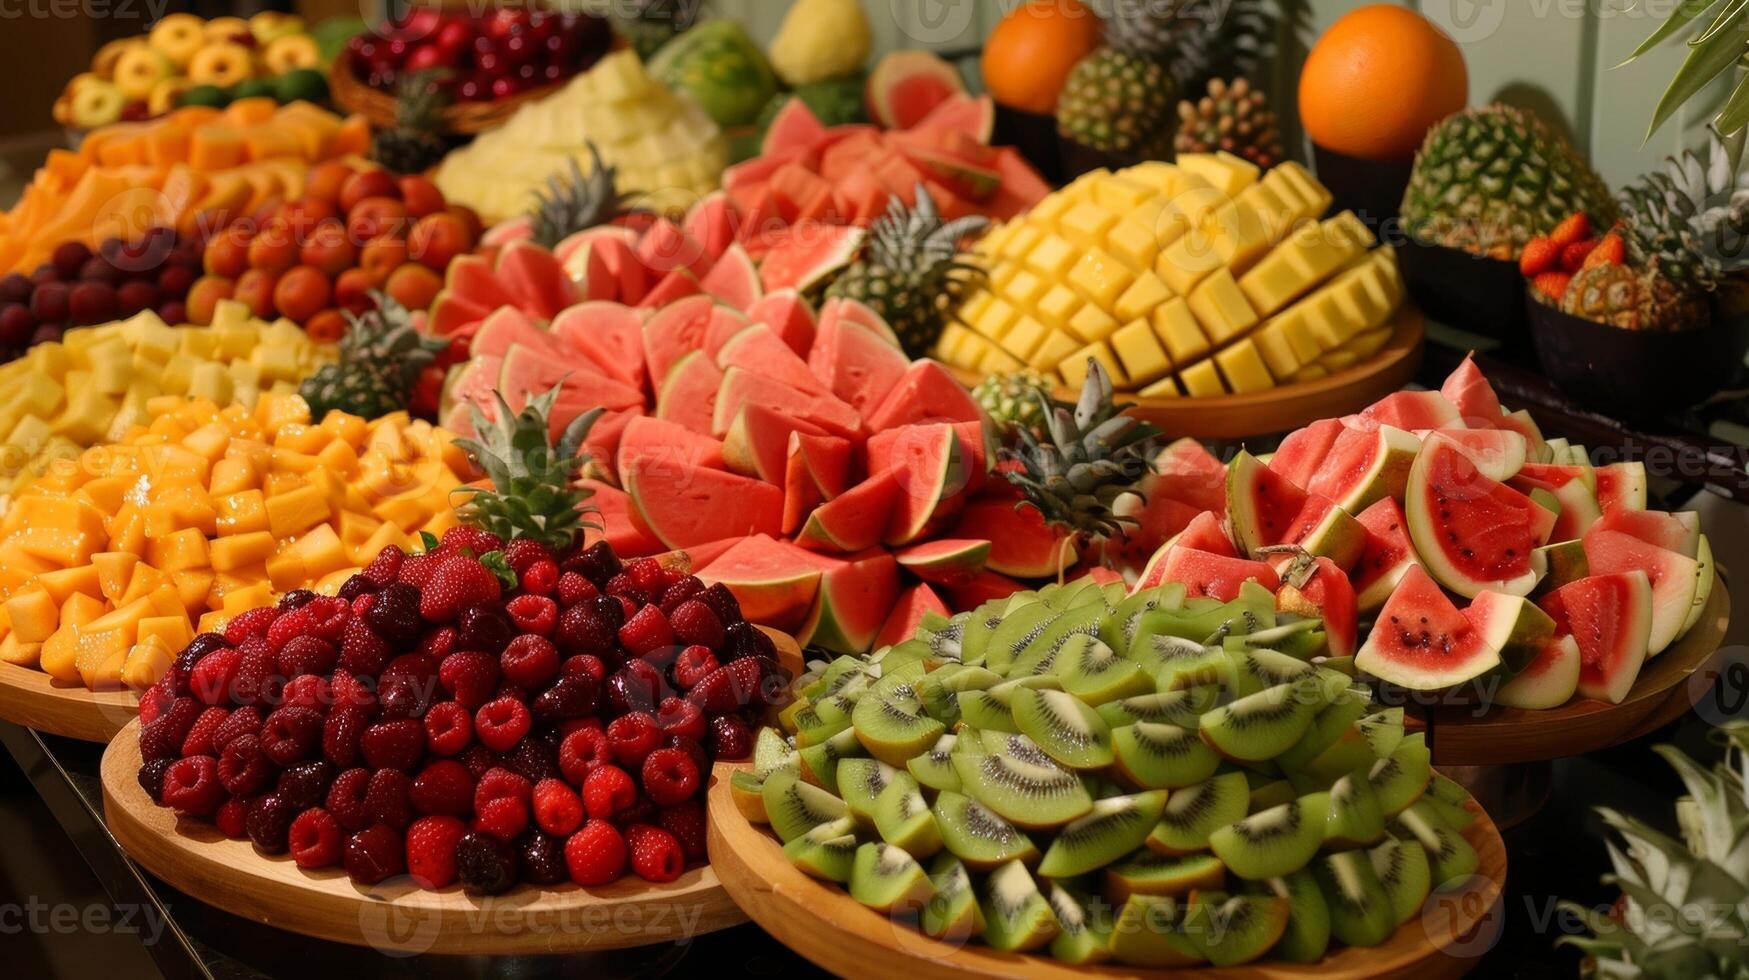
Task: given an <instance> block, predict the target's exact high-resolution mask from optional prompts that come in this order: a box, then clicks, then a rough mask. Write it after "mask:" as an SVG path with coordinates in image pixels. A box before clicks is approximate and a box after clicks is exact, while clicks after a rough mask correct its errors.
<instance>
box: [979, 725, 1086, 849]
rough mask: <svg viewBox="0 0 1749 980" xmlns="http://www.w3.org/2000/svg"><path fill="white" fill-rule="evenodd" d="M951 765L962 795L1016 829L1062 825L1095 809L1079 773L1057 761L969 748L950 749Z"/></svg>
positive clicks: (1035, 828)
mask: <svg viewBox="0 0 1749 980" xmlns="http://www.w3.org/2000/svg"><path fill="white" fill-rule="evenodd" d="M961 740H962V741H963V740H964V736H962V737H961ZM953 765H954V769H955V770H956V771H957V772H958V773H959V777H960V783H961V784H962V785H963V786H964V787H965V791H966V795H968V796H970V797H972V798H973V799H975V800H977V801H978V802H980V803H982V804H984V805H985V806H987V807H989V808H990V809H991V810H994V811H995V812H996V813H998V814H1000V815H1001V816H1003V817H1005V818H1007V819H1008V821H1009V822H1010V823H1013V824H1014V825H1015V826H1017V827H1022V828H1025V829H1029V830H1037V829H1044V828H1049V827H1060V826H1062V825H1063V824H1066V823H1068V822H1069V821H1071V820H1074V819H1077V818H1078V817H1081V816H1084V815H1085V814H1086V813H1087V811H1089V810H1091V809H1093V798H1092V797H1091V796H1089V795H1088V793H1087V787H1086V786H1085V785H1084V784H1083V783H1082V782H1081V777H1080V776H1078V775H1076V774H1075V773H1074V772H1073V771H1072V770H1069V769H1064V768H1063V767H1061V766H1059V765H1056V764H1055V763H1052V764H1050V765H1048V766H1047V765H1041V764H1038V763H1036V762H1031V761H1022V760H1020V759H1017V758H1015V757H1014V756H1013V755H1012V754H1010V753H1004V752H983V751H977V752H974V751H967V752H956V753H954V756H953Z"/></svg>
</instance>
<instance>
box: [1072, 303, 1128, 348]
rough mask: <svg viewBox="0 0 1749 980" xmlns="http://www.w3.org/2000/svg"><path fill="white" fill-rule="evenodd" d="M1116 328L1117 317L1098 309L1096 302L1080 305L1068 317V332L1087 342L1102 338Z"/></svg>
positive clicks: (1109, 334)
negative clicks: (1073, 313) (1072, 314)
mask: <svg viewBox="0 0 1749 980" xmlns="http://www.w3.org/2000/svg"><path fill="white" fill-rule="evenodd" d="M1117 328H1118V322H1117V318H1116V317H1114V316H1112V315H1111V314H1110V313H1107V312H1105V311H1104V310H1102V309H1100V308H1099V306H1098V304H1096V303H1088V304H1086V305H1084V306H1082V307H1081V308H1080V309H1079V310H1077V311H1075V315H1074V316H1072V317H1070V318H1069V332H1070V333H1072V334H1074V335H1075V336H1077V337H1079V338H1081V339H1082V340H1084V341H1087V342H1089V343H1091V342H1092V341H1095V340H1104V339H1105V338H1106V337H1109V336H1111V333H1112V331H1114V330H1116V329H1117Z"/></svg>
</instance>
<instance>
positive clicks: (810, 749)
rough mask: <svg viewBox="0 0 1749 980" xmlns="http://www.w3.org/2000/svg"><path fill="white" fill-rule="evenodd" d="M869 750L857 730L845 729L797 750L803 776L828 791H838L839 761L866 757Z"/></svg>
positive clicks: (834, 792)
mask: <svg viewBox="0 0 1749 980" xmlns="http://www.w3.org/2000/svg"><path fill="white" fill-rule="evenodd" d="M867 754H868V753H867V752H866V751H865V750H864V748H863V744H862V739H860V738H858V737H857V734H856V732H855V731H852V730H851V729H848V728H846V729H845V730H844V731H841V732H839V733H838V734H836V735H834V736H832V737H831V738H828V739H826V740H825V741H824V742H820V743H819V744H817V745H808V746H803V747H802V748H801V749H799V750H798V751H797V752H796V755H797V757H798V758H799V759H800V760H801V775H802V778H803V779H805V780H807V781H808V782H810V783H813V784H814V785H815V786H818V787H820V788H821V789H824V790H825V791H826V792H828V793H833V794H836V793H837V792H838V763H840V762H842V761H844V760H845V759H856V758H864V757H866V756H867Z"/></svg>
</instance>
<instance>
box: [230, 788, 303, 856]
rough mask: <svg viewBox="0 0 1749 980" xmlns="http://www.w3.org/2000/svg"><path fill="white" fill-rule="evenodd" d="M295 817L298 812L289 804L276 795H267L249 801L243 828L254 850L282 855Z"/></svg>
mask: <svg viewBox="0 0 1749 980" xmlns="http://www.w3.org/2000/svg"><path fill="white" fill-rule="evenodd" d="M297 815H298V811H297V809H296V808H295V807H293V806H292V805H291V803H289V802H288V801H286V800H285V799H283V798H281V797H280V796H278V795H277V794H274V793H268V794H266V795H265V796H257V797H256V798H255V799H253V800H250V801H249V813H248V815H247V816H246V817H244V818H243V827H244V829H245V830H246V831H248V833H249V840H250V841H251V842H253V843H254V844H255V846H256V848H258V849H259V850H261V851H264V852H265V853H268V854H283V853H285V848H286V842H287V840H288V839H289V838H290V836H291V825H292V821H293V820H294V819H296V818H297Z"/></svg>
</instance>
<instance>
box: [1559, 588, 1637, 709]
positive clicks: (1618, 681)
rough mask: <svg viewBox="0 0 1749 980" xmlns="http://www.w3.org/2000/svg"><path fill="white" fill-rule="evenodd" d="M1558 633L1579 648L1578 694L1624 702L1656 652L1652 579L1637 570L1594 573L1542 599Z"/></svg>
mask: <svg viewBox="0 0 1749 980" xmlns="http://www.w3.org/2000/svg"><path fill="white" fill-rule="evenodd" d="M1539 602H1540V604H1541V606H1542V608H1543V611H1544V612H1546V613H1548V614H1549V616H1550V617H1551V618H1552V619H1554V621H1555V632H1556V633H1557V634H1558V635H1560V636H1568V637H1572V638H1573V639H1574V640H1575V641H1577V643H1578V646H1579V678H1578V681H1577V684H1576V685H1575V686H1576V688H1577V690H1578V693H1579V696H1580V697H1586V698H1595V699H1597V700H1599V701H1608V702H1609V703H1610V704H1620V703H1621V702H1622V700H1623V699H1624V698H1626V697H1627V696H1628V691H1629V690H1631V689H1632V688H1633V686H1634V681H1635V680H1636V679H1638V678H1639V676H1640V667H1641V665H1642V664H1644V663H1645V660H1646V657H1647V656H1648V655H1649V654H1650V652H1651V639H1652V631H1653V629H1654V628H1655V627H1654V621H1655V619H1656V613H1655V612H1654V610H1653V603H1654V599H1653V591H1652V583H1651V581H1650V580H1649V579H1648V578H1647V577H1646V574H1645V573H1644V572H1642V571H1639V570H1638V569H1635V570H1633V571H1629V572H1621V573H1616V574H1605V575H1593V576H1591V577H1589V578H1582V579H1580V580H1579V581H1577V582H1572V583H1569V584H1567V585H1564V586H1562V587H1560V588H1559V589H1556V590H1555V591H1553V592H1551V593H1549V594H1548V595H1546V596H1543V597H1542V599H1541V600H1539Z"/></svg>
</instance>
